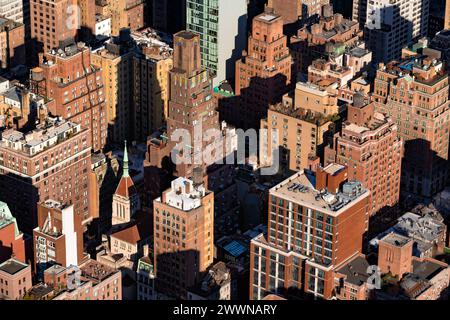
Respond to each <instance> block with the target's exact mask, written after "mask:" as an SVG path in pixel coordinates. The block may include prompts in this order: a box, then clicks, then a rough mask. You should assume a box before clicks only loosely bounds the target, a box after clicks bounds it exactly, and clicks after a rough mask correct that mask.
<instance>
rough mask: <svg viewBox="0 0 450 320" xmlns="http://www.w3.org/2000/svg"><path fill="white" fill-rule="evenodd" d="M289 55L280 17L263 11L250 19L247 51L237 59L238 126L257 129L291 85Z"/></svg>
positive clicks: (290, 61) (290, 60) (290, 59)
mask: <svg viewBox="0 0 450 320" xmlns="http://www.w3.org/2000/svg"><path fill="white" fill-rule="evenodd" d="M291 67H292V58H291V55H290V54H289V49H288V47H287V38H286V36H285V35H284V34H283V19H282V18H281V16H279V15H277V14H274V13H271V11H270V10H266V12H265V13H263V14H260V15H258V16H257V17H255V19H253V25H252V34H251V35H250V37H249V39H248V52H246V51H243V52H242V59H240V60H239V61H237V62H236V81H235V83H236V85H235V92H236V95H240V96H241V97H240V104H239V106H238V107H239V109H240V110H239V111H240V115H241V118H240V119H236V120H235V122H236V123H233V124H234V125H236V127H239V128H244V129H248V128H259V126H260V121H261V119H264V118H265V117H267V111H268V109H269V106H270V105H271V104H275V103H277V102H280V101H281V98H282V95H283V94H284V93H286V92H287V91H288V90H289V85H290V84H291Z"/></svg>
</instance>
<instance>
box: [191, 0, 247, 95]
mask: <svg viewBox="0 0 450 320" xmlns="http://www.w3.org/2000/svg"><path fill="white" fill-rule="evenodd" d="M186 29H187V30H188V31H192V32H195V33H197V34H199V35H200V52H201V55H202V62H201V63H202V66H203V67H205V68H207V69H208V70H209V71H210V72H211V74H212V76H213V79H214V80H213V86H214V87H216V86H218V85H219V84H220V82H222V81H224V80H227V79H233V78H234V63H235V62H236V60H237V59H238V58H239V54H240V52H241V51H242V50H243V49H244V48H245V41H246V34H247V1H246V0H213V1H210V0H187V3H186Z"/></svg>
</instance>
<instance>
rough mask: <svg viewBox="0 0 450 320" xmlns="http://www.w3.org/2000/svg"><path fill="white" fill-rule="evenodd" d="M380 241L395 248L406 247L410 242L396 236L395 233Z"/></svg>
mask: <svg viewBox="0 0 450 320" xmlns="http://www.w3.org/2000/svg"><path fill="white" fill-rule="evenodd" d="M381 241H383V242H386V243H389V244H390V245H393V246H396V247H403V246H405V245H407V244H408V243H409V242H411V241H412V240H411V239H410V238H408V237H404V236H402V235H399V234H396V233H393V232H391V233H389V234H388V235H386V236H385V237H383V238H382V239H381Z"/></svg>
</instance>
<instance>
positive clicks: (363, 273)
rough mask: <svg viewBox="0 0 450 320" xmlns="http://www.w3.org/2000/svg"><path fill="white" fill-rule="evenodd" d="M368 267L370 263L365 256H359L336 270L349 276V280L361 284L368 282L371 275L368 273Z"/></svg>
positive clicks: (357, 284) (354, 283)
mask: <svg viewBox="0 0 450 320" xmlns="http://www.w3.org/2000/svg"><path fill="white" fill-rule="evenodd" d="M368 267H369V263H368V262H367V260H366V259H365V258H364V257H363V256H357V257H356V258H354V259H352V260H350V261H349V262H347V263H346V264H345V265H343V266H342V267H341V268H339V269H338V270H336V272H338V273H340V274H343V275H345V276H346V277H347V278H346V281H347V282H349V283H351V284H353V285H356V286H360V285H362V284H363V283H366V282H367V279H368V278H369V277H370V275H369V274H368V273H367V268H368Z"/></svg>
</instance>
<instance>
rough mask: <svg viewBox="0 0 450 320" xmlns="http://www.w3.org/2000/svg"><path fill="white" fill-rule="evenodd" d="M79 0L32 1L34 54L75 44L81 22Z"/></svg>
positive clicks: (31, 17)
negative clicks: (78, 15) (78, 12)
mask: <svg viewBox="0 0 450 320" xmlns="http://www.w3.org/2000/svg"><path fill="white" fill-rule="evenodd" d="M76 8H77V0H44V1H41V0H30V23H31V39H32V40H33V41H35V43H34V45H35V48H34V53H35V54H36V55H37V54H38V53H39V52H48V51H50V50H51V49H53V48H58V47H59V46H61V45H63V44H67V43H70V42H73V41H74V40H75V38H76V36H77V31H78V27H79V21H78V19H77V18H78V17H77V10H76Z"/></svg>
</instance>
